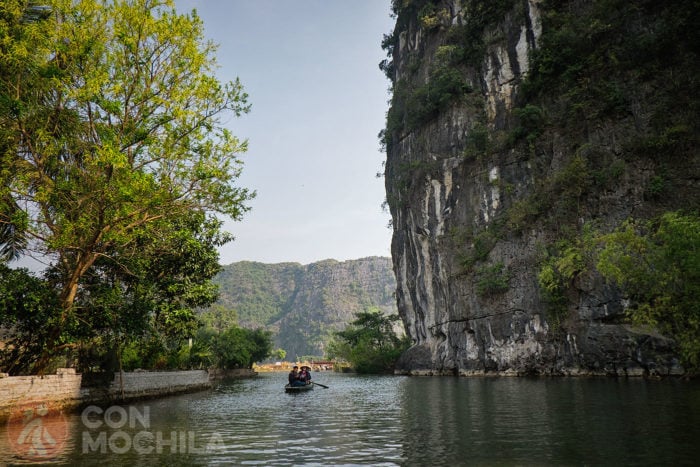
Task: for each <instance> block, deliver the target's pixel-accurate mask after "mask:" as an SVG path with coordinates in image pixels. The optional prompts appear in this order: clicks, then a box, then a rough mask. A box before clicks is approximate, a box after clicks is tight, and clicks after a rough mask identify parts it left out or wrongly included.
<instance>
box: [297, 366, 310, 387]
mask: <svg viewBox="0 0 700 467" xmlns="http://www.w3.org/2000/svg"><path fill="white" fill-rule="evenodd" d="M299 380H300V381H303V382H304V384H311V368H309V367H308V366H302V367H301V371H300V372H299Z"/></svg>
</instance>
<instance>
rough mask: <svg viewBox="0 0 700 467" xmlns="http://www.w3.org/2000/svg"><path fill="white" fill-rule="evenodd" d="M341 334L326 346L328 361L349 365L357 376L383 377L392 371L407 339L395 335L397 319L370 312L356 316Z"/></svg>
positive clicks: (374, 311)
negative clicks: (339, 361) (381, 374)
mask: <svg viewBox="0 0 700 467" xmlns="http://www.w3.org/2000/svg"><path fill="white" fill-rule="evenodd" d="M356 316H357V319H355V320H354V321H353V322H351V323H350V324H349V325H348V327H347V328H346V329H345V330H344V331H339V332H336V333H335V335H336V337H337V339H336V340H335V341H334V342H332V343H331V344H330V345H329V352H328V353H329V354H330V356H331V357H340V358H343V359H345V360H347V361H349V362H350V363H351V364H352V366H353V367H354V368H355V370H356V371H357V372H359V373H385V372H389V371H391V370H393V367H394V364H395V362H396V360H397V359H398V358H399V356H400V355H401V353H402V352H403V351H404V350H405V349H407V348H408V345H409V342H408V340H407V339H406V338H403V339H402V338H399V337H398V336H397V335H396V333H395V331H394V324H393V323H394V322H395V321H398V319H399V316H398V315H391V316H385V315H382V314H381V313H380V312H379V311H378V310H374V309H370V310H368V311H362V312H359V313H357V314H356Z"/></svg>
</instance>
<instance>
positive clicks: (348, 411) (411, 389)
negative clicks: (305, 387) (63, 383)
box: [0, 374, 700, 466]
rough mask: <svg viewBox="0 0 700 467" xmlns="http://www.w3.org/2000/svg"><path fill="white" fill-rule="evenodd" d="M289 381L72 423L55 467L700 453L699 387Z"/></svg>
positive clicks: (619, 460)
mask: <svg viewBox="0 0 700 467" xmlns="http://www.w3.org/2000/svg"><path fill="white" fill-rule="evenodd" d="M285 378H286V375H285V374H266V375H261V376H260V377H258V378H256V379H251V380H239V381H231V382H226V383H224V384H221V385H220V386H218V387H217V388H216V389H213V390H211V391H205V392H200V393H196V394H186V395H181V396H176V397H168V398H164V399H159V400H152V401H144V402H140V403H137V404H133V405H132V406H129V407H126V406H125V407H124V408H123V411H124V413H126V414H129V413H130V412H129V411H130V410H132V409H133V410H135V411H136V413H137V414H141V415H142V417H141V419H139V420H135V421H140V422H143V418H144V417H145V419H146V421H145V423H133V424H132V423H127V422H130V421H131V420H129V419H134V418H136V417H134V416H130V415H127V416H126V417H127V418H126V419H124V418H123V417H122V418H121V419H120V418H119V415H118V414H117V415H115V417H116V418H115V419H113V420H112V422H110V423H107V422H106V421H105V420H104V419H102V420H100V418H99V417H100V416H102V415H103V414H92V418H89V417H88V421H87V423H86V421H85V420H84V419H82V418H81V416H80V414H73V415H70V416H68V417H67V420H68V426H69V432H70V436H69V443H68V444H67V445H66V452H65V454H64V455H62V456H61V457H59V458H57V459H55V460H54V462H53V463H52V464H53V465H85V466H88V465H95V466H96V465H107V464H108V465H137V466H139V465H143V466H146V465H148V466H152V465H169V466H180V465H183V466H184V465H232V464H235V465H238V464H253V465H290V464H291V465H455V464H457V465H584V464H593V465H620V464H625V465H629V464H635V465H668V464H673V463H675V464H681V465H687V464H693V463H695V462H696V459H697V458H698V455H700V446H699V445H698V444H699V443H698V442H697V440H698V439H700V383H698V382H692V383H687V382H680V381H661V382H648V381H643V380H624V379H621V380H616V379H575V378H571V379H568V378H560V379H546V378H543V379H527V378H449V377H445V378H420V377H414V378H411V377H363V376H356V375H340V374H318V375H317V379H318V380H319V382H323V383H324V384H326V385H328V386H329V387H330V388H329V389H323V388H320V387H317V388H316V389H315V390H314V391H310V392H307V393H303V394H285V393H284V391H283V390H282V387H283V385H284V380H285ZM106 408H107V407H105V409H106ZM118 411H119V410H118V409H114V410H113V412H115V414H116V413H117V412H118ZM100 421H102V423H100ZM120 421H121V422H123V423H120ZM144 432H147V433H148V434H150V436H148V435H146V434H143V433H144ZM86 436H87V437H88V438H87V443H86ZM100 436H103V438H100ZM7 439H8V430H7V428H6V427H2V428H0V459H1V460H2V461H4V462H5V463H12V464H14V463H21V462H22V461H21V459H19V458H18V457H17V456H16V454H15V452H14V451H13V448H12V447H11V446H10V445H9V444H8V442H7ZM99 440H103V441H99ZM129 443H132V444H131V445H129ZM1 464H2V462H0V465H1Z"/></svg>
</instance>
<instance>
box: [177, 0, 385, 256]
mask: <svg viewBox="0 0 700 467" xmlns="http://www.w3.org/2000/svg"><path fill="white" fill-rule="evenodd" d="M389 4H390V1H389V0H297V1H291V0H176V5H177V8H178V11H180V12H185V11H190V10H192V9H193V8H196V9H197V12H198V14H199V16H200V17H201V18H202V20H203V21H204V25H205V34H206V36H207V38H209V39H212V40H213V41H214V42H216V43H218V44H219V50H218V52H217V61H218V62H219V65H220V66H221V68H220V70H219V79H220V80H222V81H231V80H233V79H235V78H236V77H239V78H240V79H241V82H242V84H243V86H244V88H245V90H246V92H247V93H248V94H249V95H250V98H249V103H250V104H252V110H251V112H250V113H249V114H246V115H244V116H242V117H241V118H233V119H231V120H229V121H228V123H227V126H228V127H229V128H230V129H231V130H232V131H233V133H234V134H235V135H236V136H238V137H241V138H247V139H248V140H249V150H248V152H247V153H245V154H244V155H243V160H244V161H245V167H244V170H243V176H242V177H241V178H240V185H241V186H244V187H247V188H250V189H252V190H256V191H257V193H258V195H257V198H255V199H254V200H252V201H251V202H250V205H251V207H252V210H251V211H249V212H248V213H247V214H246V215H245V216H244V218H243V220H242V221H241V222H235V223H234V222H230V221H229V222H227V223H226V226H225V228H226V230H228V231H230V232H232V233H233V234H234V236H235V237H236V240H235V241H234V242H232V243H229V244H228V245H226V246H224V247H223V248H221V250H220V251H221V263H222V264H229V263H231V262H234V261H240V260H252V261H261V262H266V263H277V262H284V261H294V262H300V263H303V264H308V263H311V262H314V261H318V260H321V259H326V258H335V259H338V260H346V259H355V258H361V257H365V256H375V255H378V256H389V255H390V239H391V231H390V229H388V228H387V223H388V222H389V214H388V213H387V212H383V211H382V209H381V204H382V201H383V200H384V197H385V193H384V180H383V179H382V178H376V173H377V172H379V171H381V170H382V161H383V160H384V158H385V155H384V154H383V153H382V152H380V150H379V140H378V138H377V133H379V131H380V130H381V129H382V128H383V127H384V118H385V113H386V110H387V100H388V99H389V95H388V91H387V89H388V87H389V81H388V80H387V79H386V77H385V76H384V75H383V73H382V72H381V71H380V70H379V68H378V63H379V62H380V61H381V60H382V59H383V58H385V53H384V51H383V50H382V49H381V40H382V35H383V34H386V33H389V32H390V31H391V30H392V29H393V25H394V21H393V19H392V18H391V17H390V7H389Z"/></svg>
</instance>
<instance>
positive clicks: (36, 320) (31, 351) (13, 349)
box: [0, 264, 58, 374]
mask: <svg viewBox="0 0 700 467" xmlns="http://www.w3.org/2000/svg"><path fill="white" fill-rule="evenodd" d="M57 306H58V295H57V293H56V291H55V290H53V289H52V288H51V287H49V285H48V283H47V282H46V281H44V280H41V279H39V278H37V277H35V276H33V275H32V274H31V273H29V271H27V270H26V269H10V268H8V267H7V266H5V265H4V264H0V323H2V325H1V326H2V327H3V328H5V330H8V329H9V330H11V331H12V335H11V337H10V338H9V339H8V340H7V341H6V342H5V346H4V348H2V349H0V368H2V369H3V371H5V372H8V373H11V374H22V373H28V372H29V370H30V369H31V367H32V364H33V362H34V360H35V359H36V355H38V354H40V353H41V352H42V349H43V348H44V346H45V345H46V337H47V336H46V334H45V333H42V332H41V329H42V328H43V327H45V326H46V325H47V323H51V320H52V319H55V314H54V310H55V309H56V307H57Z"/></svg>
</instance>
